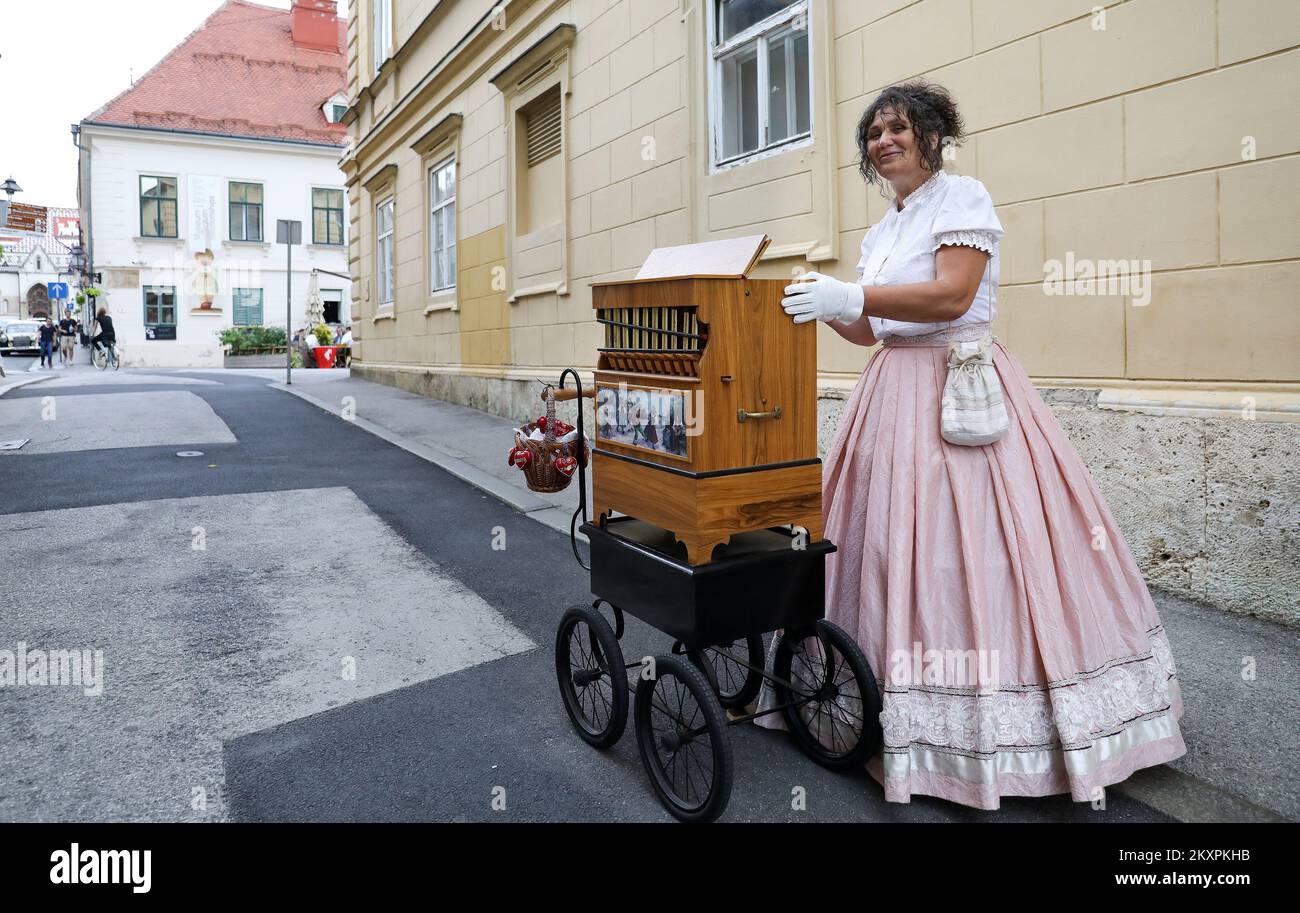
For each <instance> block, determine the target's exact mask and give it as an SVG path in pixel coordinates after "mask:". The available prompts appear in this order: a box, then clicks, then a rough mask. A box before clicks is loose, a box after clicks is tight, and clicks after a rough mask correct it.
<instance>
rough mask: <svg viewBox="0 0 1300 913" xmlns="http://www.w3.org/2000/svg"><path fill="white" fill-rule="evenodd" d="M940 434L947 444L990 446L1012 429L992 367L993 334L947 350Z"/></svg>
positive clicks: (956, 344) (1000, 385)
mask: <svg viewBox="0 0 1300 913" xmlns="http://www.w3.org/2000/svg"><path fill="white" fill-rule="evenodd" d="M941 407H942V408H941V410H940V418H939V434H940V435H941V436H942V437H943V439H944V440H945V441H947V442H948V443H949V444H961V445H963V446H966V447H981V446H983V445H985V444H992V443H993V442H994V441H996V440H998V439H999V438H1000V437H1002V435H1004V434H1006V433H1007V429H1008V428H1010V427H1011V419H1010V417H1009V416H1008V415H1007V404H1006V402H1005V401H1004V400H1003V397H1002V382H1001V381H1000V380H998V372H997V369H996V368H994V367H993V334H992V333H985V334H984V337H983V338H982V339H980V340H979V341H978V342H955V343H953V344H952V345H951V346H950V347H949V348H948V378H947V380H945V381H944V384H943V402H942V403H941Z"/></svg>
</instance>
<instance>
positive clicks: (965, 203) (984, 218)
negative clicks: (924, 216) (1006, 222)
mask: <svg viewBox="0 0 1300 913" xmlns="http://www.w3.org/2000/svg"><path fill="white" fill-rule="evenodd" d="M933 231H934V246H933V247H932V248H931V250H932V251H937V250H938V249H939V248H940V247H942V246H944V245H945V244H959V245H965V246H967V247H975V248H978V249H980V250H982V251H984V252H985V253H986V254H992V253H993V247H994V245H995V244H997V242H998V241H999V240H1001V238H1002V235H1003V231H1002V223H1001V222H1000V221H998V214H997V213H996V212H994V210H993V198H992V197H990V196H989V192H988V191H987V190H985V189H984V185H983V184H981V183H980V182H979V181H977V180H975V178H973V177H969V176H966V175H962V176H960V177H958V178H957V179H956V180H955V181H953V182H952V185H951V186H950V187H949V188H948V193H947V195H946V196H945V197H944V199H943V202H942V203H941V204H939V211H938V212H937V213H935V216H934V229H933Z"/></svg>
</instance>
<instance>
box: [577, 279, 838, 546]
mask: <svg viewBox="0 0 1300 913" xmlns="http://www.w3.org/2000/svg"><path fill="white" fill-rule="evenodd" d="M786 284H787V282H786V281H785V280H779V279H749V278H741V277H733V278H718V277H713V276H686V277H673V278H654V279H633V280H628V281H621V282H603V283H593V284H592V304H593V306H594V308H595V309H596V319H597V320H598V321H599V322H600V324H601V325H602V326H603V327H604V330H605V334H604V345H603V346H601V347H600V350H599V359H598V362H597V366H596V371H595V416H596V422H595V434H594V447H593V454H592V473H593V475H592V497H593V512H594V516H595V518H596V520H597V522H601V521H603V520H604V519H606V518H608V517H610V516H611V515H612V514H613V513H614V512H618V513H622V514H627V515H629V516H632V517H636V518H638V519H641V520H644V521H646V522H648V523H652V524H654V525H656V526H659V527H661V528H663V529H666V530H670V531H671V532H672V533H673V535H674V536H675V537H676V539H677V541H679V542H681V543H682V544H683V545H684V546H685V549H686V553H687V561H688V562H689V563H690V564H692V565H698V564H705V563H707V562H709V561H710V560H711V556H712V552H713V549H714V547H715V546H717V545H720V544H723V543H726V542H727V541H728V539H729V538H730V537H731V535H732V534H734V533H739V532H745V531H748V530H756V529H765V528H768V527H773V526H782V525H786V524H794V525H796V526H800V527H803V528H804V529H806V530H807V531H808V541H810V542H816V541H819V540H820V539H821V538H822V513H821V460H819V459H818V457H817V424H816V423H817V390H816V378H817V371H816V330H815V329H814V327H815V324H813V323H811V322H810V323H804V324H799V325H795V324H794V323H792V322H791V320H790V318H789V317H788V316H787V315H786V314H785V312H784V311H783V310H782V309H781V298H782V296H783V293H784V289H785V286H786Z"/></svg>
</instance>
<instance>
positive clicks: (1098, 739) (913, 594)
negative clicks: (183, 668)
mask: <svg viewBox="0 0 1300 913" xmlns="http://www.w3.org/2000/svg"><path fill="white" fill-rule="evenodd" d="M962 135H963V130H962V121H961V117H960V115H959V114H958V112H957V108H956V105H955V104H954V102H953V101H952V99H951V97H950V96H949V95H948V93H947V92H946V91H945V90H943V89H942V88H940V87H937V86H932V85H926V84H924V83H910V84H908V85H904V86H895V87H892V88H889V89H886V90H885V91H884V92H883V93H881V95H880V97H879V98H877V99H876V100H875V101H874V102H873V103H872V104H871V105H870V106H869V107H868V108H867V110H866V112H865V114H864V115H863V117H862V120H861V122H860V124H859V125H858V131H857V141H858V147H859V150H860V152H861V156H862V162H861V171H862V174H863V176H864V177H865V179H866V180H867V182H868V183H871V184H879V183H880V182H881V181H882V180H883V181H886V182H888V183H889V185H890V186H891V187H892V189H893V191H894V200H893V205H891V206H890V208H889V212H888V214H887V215H886V216H885V217H884V218H883V219H881V221H880V222H878V223H877V224H875V225H873V226H872V227H871V229H870V230H869V231H868V232H867V234H866V237H865V238H864V239H863V241H862V257H861V259H860V260H859V262H858V269H859V272H860V278H859V282H857V283H853V282H841V281H840V280H837V279H833V278H831V277H827V276H821V275H819V274H816V273H813V274H809V275H808V276H805V277H804V278H805V279H812V280H813V281H811V282H802V283H799V284H796V285H791V286H790V287H789V288H788V289H787V290H786V294H787V297H786V299H785V301H784V302H783V306H784V307H785V310H786V312H787V313H789V314H790V315H791V316H792V317H793V318H794V320H795V321H796V322H803V321H807V320H813V319H817V320H822V321H825V322H827V323H828V324H829V325H830V326H831V327H832V328H833V329H834V330H835V331H836V332H837V333H839V334H840V335H841V336H843V337H844V338H845V339H847V340H849V341H850V342H854V343H857V344H858V345H862V346H871V345H874V344H875V343H876V342H878V341H879V342H881V343H882V346H881V348H880V349H879V350H878V351H877V352H876V353H875V355H874V357H873V358H872V359H871V361H870V363H869V364H868V365H867V367H866V369H865V370H864V371H863V373H862V376H861V378H860V379H859V381H858V384H857V386H856V387H855V389H854V391H853V394H852V396H851V397H850V398H849V401H848V404H847V406H846V407H845V410H844V414H843V417H842V418H841V419H840V424H839V428H838V431H837V433H836V435H835V439H834V443H833V444H832V445H831V448H830V452H829V454H828V456H827V460H826V463H825V468H824V475H823V508H822V509H823V513H824V519H825V533H826V538H827V539H829V540H831V541H832V542H834V543H835V544H836V546H837V547H838V551H836V553H835V554H833V555H831V556H829V558H828V564H827V589H826V615H827V617H828V618H829V619H830V620H831V621H834V622H836V623H837V624H839V625H840V626H841V627H843V628H844V629H845V630H846V631H848V632H849V634H850V635H852V636H853V637H854V638H855V639H856V640H857V642H858V643H859V644H860V645H861V646H862V648H863V651H864V652H865V654H866V657H867V659H868V661H869V662H870V663H871V666H872V669H873V671H874V672H875V674H876V676H877V678H878V679H879V680H880V684H881V698H882V705H883V711H882V713H881V715H880V721H881V725H882V727H883V730H884V748H883V752H882V754H881V755H880V756H878V757H876V758H873V759H872V760H871V761H869V762H868V764H867V769H868V770H869V771H870V772H871V774H872V776H873V777H875V779H877V780H878V781H880V782H881V783H882V784H883V785H884V789H885V798H886V799H887V800H889V801H892V802H907V801H909V799H910V798H911V796H912V795H914V794H923V795H930V796H938V797H941V798H944V799H949V800H951V801H954V802H960V803H962V804H964V805H969V806H974V807H976V808H984V809H995V808H998V806H999V801H1000V799H1001V797H1002V796H1043V795H1051V794H1056V793H1064V792H1068V793H1069V794H1070V796H1071V798H1073V799H1074V800H1075V801H1080V802H1083V801H1090V800H1095V799H1097V798H1098V797H1099V796H1100V794H1101V792H1102V790H1103V789H1104V787H1106V786H1107V785H1109V784H1112V783H1117V782H1119V781H1121V780H1123V779H1125V778H1126V777H1128V776H1129V774H1131V773H1132V772H1133V771H1135V770H1138V769H1140V768H1143V767H1149V766H1152V765H1156V764H1161V763H1164V762H1167V761H1170V760H1172V759H1174V758H1177V757H1178V756H1180V755H1182V754H1183V753H1184V752H1185V751H1186V748H1185V747H1184V745H1183V738H1182V734H1181V732H1180V729H1179V725H1178V720H1179V719H1180V718H1181V716H1182V701H1181V698H1180V696H1179V691H1178V684H1177V680H1176V678H1175V671H1174V662H1173V658H1172V656H1171V653H1170V647H1169V641H1168V639H1167V638H1166V636H1165V632H1164V628H1163V627H1162V626H1161V623H1160V618H1159V616H1158V615H1157V613H1156V608H1155V605H1154V604H1153V603H1152V601H1151V596H1150V594H1149V593H1148V592H1147V588H1146V585H1145V583H1144V582H1143V579H1142V575H1141V573H1140V572H1139V570H1138V568H1137V564H1136V563H1135V561H1134V560H1133V556H1132V554H1131V552H1130V551H1129V548H1128V546H1127V545H1126V544H1125V542H1124V539H1123V537H1122V536H1121V535H1120V531H1119V529H1118V527H1117V526H1116V525H1115V521H1114V518H1113V517H1112V516H1111V513H1110V510H1109V509H1108V507H1107V506H1106V502H1105V500H1104V499H1103V498H1102V496H1101V493H1100V491H1099V490H1098V489H1097V486H1096V483H1095V482H1094V481H1093V479H1092V478H1091V476H1090V475H1089V474H1088V470H1087V469H1086V468H1085V466H1084V464H1083V461H1082V460H1081V459H1080V457H1079V454H1078V453H1077V452H1076V451H1075V449H1074V447H1073V446H1072V445H1071V444H1070V441H1069V440H1068V438H1067V437H1066V436H1065V433H1064V432H1063V431H1062V430H1061V426H1060V425H1059V424H1058V423H1057V421H1056V419H1055V417H1054V416H1053V415H1052V413H1051V410H1049V409H1048V407H1047V406H1046V405H1045V404H1044V402H1043V400H1042V399H1041V398H1040V397H1039V395H1038V393H1037V391H1036V390H1035V389H1034V386H1033V384H1032V383H1030V381H1029V378H1028V377H1027V376H1026V374H1025V372H1024V369H1023V368H1021V366H1020V364H1019V363H1018V362H1017V361H1016V360H1015V358H1014V357H1013V356H1012V355H1011V353H1010V352H1008V351H1007V350H1006V348H1004V347H1003V346H1002V345H1001V344H999V343H996V342H995V343H994V344H993V346H992V364H993V366H994V369H995V371H996V376H997V378H998V379H999V380H1000V382H1001V386H1002V388H1003V394H1004V400H1005V405H1006V411H1007V413H1008V414H1009V419H1010V427H1009V429H1008V430H1007V431H1006V433H1005V434H1004V435H1003V436H1002V437H1001V438H999V439H998V440H996V441H995V442H994V443H991V444H985V445H983V446H957V445H954V444H950V443H947V442H946V441H945V440H944V439H943V438H942V437H941V436H940V400H941V397H942V395H943V391H944V382H945V378H946V376H947V373H948V365H947V356H948V350H949V346H950V345H951V344H953V343H955V342H976V341H978V340H980V339H981V338H982V337H983V336H984V334H985V333H987V332H988V331H989V327H990V324H991V323H992V321H993V318H994V316H995V315H996V296H997V288H998V265H999V263H998V241H999V239H1000V238H1001V237H1002V234H1003V231H1002V225H1001V223H1000V222H999V221H998V217H997V215H996V214H995V212H994V209H993V201H992V200H991V199H990V198H989V194H988V192H987V191H986V190H985V189H984V185H983V184H981V183H980V182H979V181H977V180H975V179H974V178H970V177H965V176H956V175H950V174H948V173H946V172H945V171H944V170H943V144H945V143H949V142H959V141H960V140H961V139H962ZM765 698H766V699H767V700H768V701H769V702H770V695H765ZM771 719H774V718H771Z"/></svg>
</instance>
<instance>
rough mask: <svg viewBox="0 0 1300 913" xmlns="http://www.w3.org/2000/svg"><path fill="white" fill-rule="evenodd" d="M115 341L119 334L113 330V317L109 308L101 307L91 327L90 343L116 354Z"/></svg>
mask: <svg viewBox="0 0 1300 913" xmlns="http://www.w3.org/2000/svg"><path fill="white" fill-rule="evenodd" d="M115 342H117V334H116V333H114V332H113V318H112V317H109V316H108V308H100V309H99V311H98V312H97V313H96V314H95V322H94V324H93V325H92V326H91V328H90V343H91V345H94V346H100V347H102V348H103V349H104V350H105V354H110V353H112V354H116V353H114V352H113V344H114V343H115Z"/></svg>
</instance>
